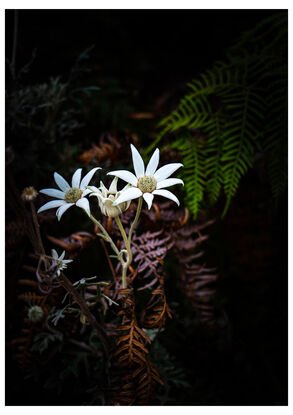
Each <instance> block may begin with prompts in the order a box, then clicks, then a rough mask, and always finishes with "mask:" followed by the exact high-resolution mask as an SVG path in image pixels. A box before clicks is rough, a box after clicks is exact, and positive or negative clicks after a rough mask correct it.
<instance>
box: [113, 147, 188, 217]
mask: <svg viewBox="0 0 293 415" xmlns="http://www.w3.org/2000/svg"><path fill="white" fill-rule="evenodd" d="M131 152H132V161H133V167H134V171H135V175H134V174H133V173H131V172H130V171H127V170H116V171H112V172H110V173H108V174H110V175H112V176H117V177H119V178H120V179H122V180H124V181H126V182H127V183H130V184H131V185H132V187H130V188H129V189H127V190H125V191H124V192H123V194H121V195H120V196H119V197H118V199H117V200H116V201H115V202H114V203H113V206H117V205H118V204H119V203H122V202H126V201H128V200H132V199H136V198H137V197H140V196H143V198H144V200H145V201H146V203H147V205H148V208H149V209H150V208H151V206H152V203H153V199H154V195H159V196H164V197H166V198H167V199H171V200H173V201H174V202H176V203H177V205H178V206H179V200H178V199H177V197H176V196H175V195H174V194H173V193H171V192H169V190H165V189H164V188H165V187H169V186H173V185H174V184H179V183H180V184H183V185H184V183H183V181H182V180H181V179H173V178H168V177H169V176H171V174H172V173H173V172H174V171H176V170H177V169H179V167H181V166H183V164H182V163H170V164H166V166H163V167H161V168H159V169H158V170H157V167H158V164H159V158H160V150H159V149H158V148H157V149H156V150H155V151H154V153H153V155H152V157H151V159H150V161H149V163H148V165H147V168H146V169H145V166H144V162H143V159H142V158H141V155H140V154H139V152H138V151H137V149H136V148H135V147H134V146H133V145H132V144H131Z"/></svg>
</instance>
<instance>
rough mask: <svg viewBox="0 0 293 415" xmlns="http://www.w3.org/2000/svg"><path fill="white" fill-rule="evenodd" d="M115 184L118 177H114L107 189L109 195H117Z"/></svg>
mask: <svg viewBox="0 0 293 415" xmlns="http://www.w3.org/2000/svg"><path fill="white" fill-rule="evenodd" d="M117 182H118V177H114V179H113V180H112V183H111V184H110V187H109V193H117Z"/></svg>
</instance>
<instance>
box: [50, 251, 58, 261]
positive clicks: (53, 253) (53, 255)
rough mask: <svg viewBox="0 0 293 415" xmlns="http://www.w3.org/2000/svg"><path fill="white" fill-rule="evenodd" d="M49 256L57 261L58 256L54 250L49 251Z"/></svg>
mask: <svg viewBox="0 0 293 415" xmlns="http://www.w3.org/2000/svg"><path fill="white" fill-rule="evenodd" d="M51 254H52V257H53V258H54V259H58V254H57V251H56V249H52V250H51Z"/></svg>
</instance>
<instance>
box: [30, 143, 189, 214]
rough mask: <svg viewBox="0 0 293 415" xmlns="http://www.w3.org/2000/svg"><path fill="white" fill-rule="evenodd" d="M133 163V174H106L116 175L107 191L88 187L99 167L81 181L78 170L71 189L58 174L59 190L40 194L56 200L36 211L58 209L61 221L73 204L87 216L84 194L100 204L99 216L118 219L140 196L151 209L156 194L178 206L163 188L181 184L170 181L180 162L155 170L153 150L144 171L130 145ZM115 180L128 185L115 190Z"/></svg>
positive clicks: (176, 200) (87, 202) (87, 208)
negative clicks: (96, 199)
mask: <svg viewBox="0 0 293 415" xmlns="http://www.w3.org/2000/svg"><path fill="white" fill-rule="evenodd" d="M131 152H132V161H133V167H134V171H135V175H134V174H133V173H131V172H130V171H127V170H117V171H112V172H109V173H108V175H111V176H115V178H114V180H113V181H112V183H111V185H110V187H109V190H108V189H107V188H106V187H105V186H104V184H103V183H102V182H100V187H99V188H97V187H95V186H88V184H89V182H90V180H91V179H92V177H93V175H94V174H95V172H96V171H97V170H99V169H100V167H95V168H94V169H92V170H90V171H89V172H88V173H87V174H86V175H85V177H84V178H83V179H82V180H81V172H82V169H77V170H76V172H75V173H74V174H73V176H72V181H71V186H70V185H69V183H68V182H67V181H66V180H65V179H64V178H63V177H62V176H61V175H60V174H58V173H56V172H55V173H54V179H55V182H56V184H57V186H58V187H59V189H60V190H59V189H43V190H40V193H44V194H46V195H48V196H52V197H54V198H56V200H52V201H50V202H47V203H46V204H45V205H43V206H42V207H40V209H39V210H38V213H39V212H42V211H44V210H47V209H51V208H56V207H57V208H58V209H57V211H56V215H57V217H58V220H60V219H61V217H62V215H63V213H64V212H66V210H67V209H69V208H70V207H71V206H73V205H76V206H78V207H80V208H82V209H84V211H85V212H86V213H87V214H88V215H89V216H90V215H91V212H90V206H89V201H88V199H87V198H86V197H85V196H87V195H90V196H96V197H97V198H98V201H99V206H100V209H101V211H102V213H103V214H104V215H106V216H110V217H117V216H118V215H120V214H121V213H122V212H124V211H125V210H126V209H128V207H129V205H130V203H131V200H133V199H136V198H138V197H141V196H142V197H143V199H144V200H145V202H146V203H147V205H148V208H149V209H150V208H151V206H152V203H153V199H154V196H155V195H158V196H163V197H166V198H167V199H171V200H173V201H174V202H176V203H177V204H178V206H179V200H178V199H177V197H176V196H175V195H174V194H173V193H171V192H170V191H169V190H165V188H166V187H170V186H173V185H175V184H184V183H183V181H182V180H181V179H176V178H170V176H171V174H172V173H174V172H175V171H176V170H177V169H179V167H181V166H183V164H181V163H170V164H166V165H165V166H163V167H161V168H159V169H158V165H159V159H160V151H159V149H156V150H155V151H154V153H153V155H152V157H151V159H150V161H149V163H148V165H147V167H146V169H145V165H144V162H143V159H142V157H141V155H140V154H139V152H138V151H137V149H136V148H135V147H134V146H133V145H132V144H131ZM118 178H120V179H122V180H124V181H125V182H127V183H128V184H127V186H125V187H124V188H123V189H122V190H120V191H118V190H117V181H118Z"/></svg>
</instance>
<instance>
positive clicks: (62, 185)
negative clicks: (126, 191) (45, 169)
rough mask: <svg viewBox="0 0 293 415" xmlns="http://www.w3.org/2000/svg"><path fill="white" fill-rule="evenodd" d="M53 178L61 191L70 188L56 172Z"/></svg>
mask: <svg viewBox="0 0 293 415" xmlns="http://www.w3.org/2000/svg"><path fill="white" fill-rule="evenodd" d="M54 179H55V182H56V184H57V186H58V187H59V188H60V189H61V190H63V192H66V190H68V189H70V186H69V184H68V182H67V181H66V180H65V179H64V178H63V177H62V176H61V175H60V174H59V173H57V172H55V173H54Z"/></svg>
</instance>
